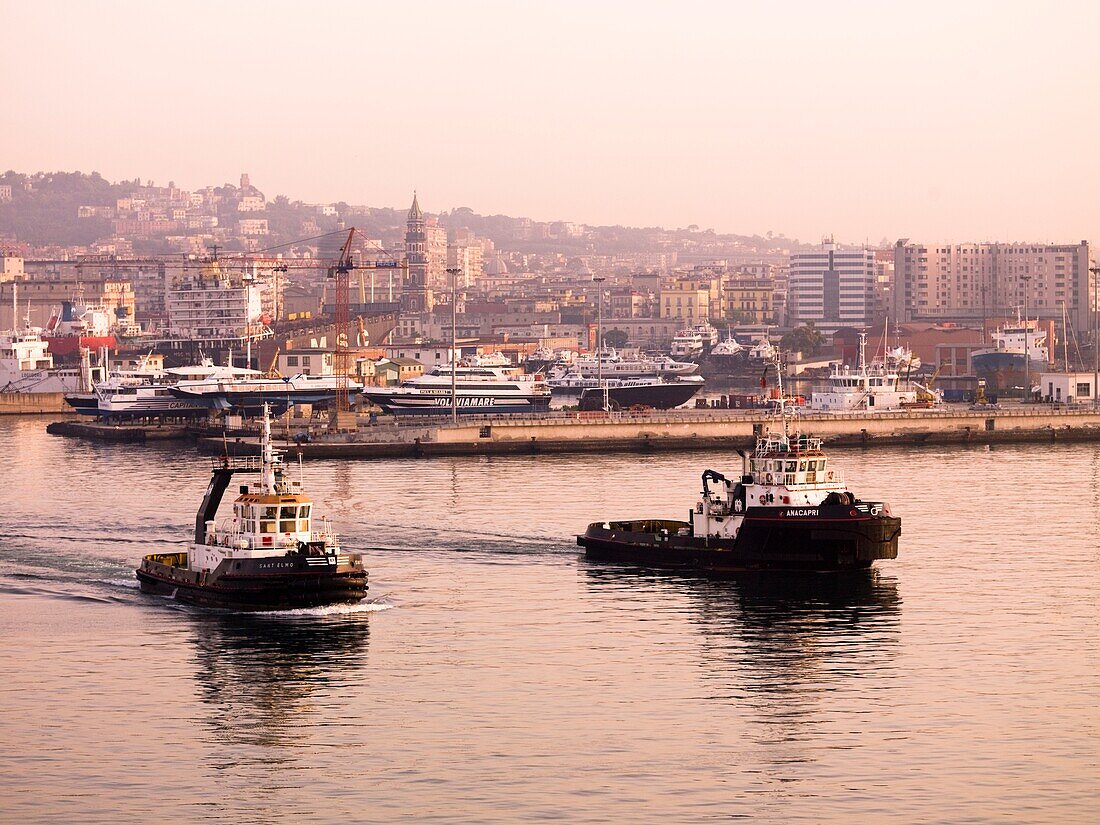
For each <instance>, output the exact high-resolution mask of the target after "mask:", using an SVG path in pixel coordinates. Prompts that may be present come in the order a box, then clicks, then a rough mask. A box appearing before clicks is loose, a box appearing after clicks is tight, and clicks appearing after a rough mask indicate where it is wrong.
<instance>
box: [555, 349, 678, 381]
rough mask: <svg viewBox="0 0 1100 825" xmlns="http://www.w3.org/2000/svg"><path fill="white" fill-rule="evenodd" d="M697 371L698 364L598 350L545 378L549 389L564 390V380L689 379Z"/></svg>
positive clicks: (664, 356) (661, 357)
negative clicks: (600, 376) (675, 377)
mask: <svg viewBox="0 0 1100 825" xmlns="http://www.w3.org/2000/svg"><path fill="white" fill-rule="evenodd" d="M698 369H699V365H698V364H694V363H692V362H690V361H676V360H674V359H672V358H669V357H668V356H667V355H655V356H648V355H638V356H635V357H624V356H623V355H622V354H620V353H619V352H618V351H617V350H615V349H601V350H600V351H599V352H598V353H596V354H593V355H582V356H579V357H577V358H576V359H574V361H573V362H572V363H571V364H569V365H561V366H557V367H555V368H553V369H551V370H550V372H549V374H548V376H547V378H548V381H549V383H550V386H551V387H555V388H557V387H563V388H564V387H566V386H568V385H569V383H570V381H563V380H562V379H565V378H566V377H567V376H570V377H571V379H572V378H573V377H576V376H580V377H582V378H595V377H597V376H599V375H602V376H603V377H604V378H650V377H654V376H656V377H658V378H669V377H673V376H677V375H692V374H693V373H695V372H696V371H697V370H698Z"/></svg>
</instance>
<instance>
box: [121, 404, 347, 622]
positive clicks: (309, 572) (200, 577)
mask: <svg viewBox="0 0 1100 825" xmlns="http://www.w3.org/2000/svg"><path fill="white" fill-rule="evenodd" d="M260 449H261V455H260V456H259V457H258V458H256V457H250V458H230V457H228V456H226V457H223V458H215V459H214V461H213V476H212V477H211V479H210V484H209V486H208V487H207V490H206V496H205V497H204V498H203V500H202V504H201V505H200V507H199V511H198V515H197V516H196V518H195V534H194V540H193V541H192V543H191V545H190V547H189V548H188V550H187V552H174V553H152V554H150V555H147V556H145V557H144V558H143V559H142V562H141V567H139V568H138V569H137V570H136V571H135V572H136V575H137V578H138V581H139V582H141V589H142V591H143V592H145V593H153V594H157V595H162V596H173V597H174V598H176V599H177V600H179V601H181V602H188V603H190V604H197V605H204V606H210V607H223V608H233V609H238V610H281V609H291V608H302V607H319V606H323V605H330V604H349V603H351V604H354V603H355V602H359V601H362V599H363V598H364V597H365V596H366V595H367V571H366V570H365V569H364V567H363V559H362V557H361V556H360V555H358V554H356V553H348V552H346V551H345V550H344V549H343V548H341V546H340V543H339V542H338V541H337V538H336V533H335V532H334V531H333V529H332V527H331V526H330V525H329V524H328V522H324V521H323V522H322V523H321V525H320V527H318V526H317V519H316V518H315V516H314V512H313V502H312V501H311V500H310V499H309V497H308V496H306V495H305V494H304V493H303V492H302V484H301V482H300V481H297V482H296V481H290V480H288V479H287V473H286V470H285V468H284V466H283V464H282V460H281V456H280V454H279V453H278V452H276V451H275V449H274V448H273V446H272V443H271V417H270V415H269V409H268V407H267V406H266V405H265V406H264V407H263V429H262V430H261V437H260ZM242 472H258V473H260V483H259V484H257V485H242V486H241V488H240V495H239V496H238V497H237V500H236V501H235V502H234V503H233V516H232V517H231V518H229V519H224V520H223V521H222V522H221V523H220V524H219V523H218V522H217V520H216V519H217V513H218V506H219V505H220V504H221V500H222V496H223V495H224V494H225V491H226V489H227V488H228V487H229V483H230V481H231V480H232V477H233V475H234V474H235V473H242Z"/></svg>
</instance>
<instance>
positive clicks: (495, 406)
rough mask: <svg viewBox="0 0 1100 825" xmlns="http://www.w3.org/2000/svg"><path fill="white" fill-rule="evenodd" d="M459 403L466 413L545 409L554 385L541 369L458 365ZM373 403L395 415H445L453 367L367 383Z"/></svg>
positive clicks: (455, 380) (369, 396)
mask: <svg viewBox="0 0 1100 825" xmlns="http://www.w3.org/2000/svg"><path fill="white" fill-rule="evenodd" d="M454 390H455V392H454V396H455V402H456V403H455V406H456V407H457V408H458V411H459V412H460V413H462V414H463V415H498V414H505V413H529V412H545V411H546V410H548V409H550V387H549V386H548V384H547V382H546V379H545V377H544V376H543V375H542V374H541V373H536V374H535V375H513V374H511V373H510V371H509V370H507V369H504V368H502V367H464V366H461V365H460V366H458V367H456V368H455V375H454ZM363 394H364V395H365V396H366V398H367V399H368V400H370V401H371V402H372V403H374V404H377V405H378V406H380V407H381V408H382V409H383V410H385V411H386V412H390V413H394V414H395V415H445V414H447V413H448V412H449V411H450V409H451V367H450V366H447V365H444V366H439V367H436V368H435V369H433V370H432V371H431V372H429V373H427V374H425V375H420V376H417V377H416V378H410V379H409V380H408V381H404V382H402V383H401V385H400V386H397V387H364V389H363Z"/></svg>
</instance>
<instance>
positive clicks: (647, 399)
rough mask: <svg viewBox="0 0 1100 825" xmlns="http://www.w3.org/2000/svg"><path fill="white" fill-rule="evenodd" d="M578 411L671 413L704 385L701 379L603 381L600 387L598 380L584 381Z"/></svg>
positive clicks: (613, 379)
mask: <svg viewBox="0 0 1100 825" xmlns="http://www.w3.org/2000/svg"><path fill="white" fill-rule="evenodd" d="M584 380H585V382H586V386H585V387H584V389H583V390H582V391H581V396H580V403H579V405H578V406H579V407H580V409H581V410H602V409H605V408H606V409H609V410H626V409H630V408H631V407H652V408H653V409H655V410H671V409H674V408H675V407H679V406H681V405H683V404H686V403H687V402H688V401H690V400H691V399H692V398H694V397H695V395H696V393H698V392H699V390H701V389H702V388H703V384H704V383H706V381H705V379H704V378H703V376H701V375H681V376H677V377H676V378H672V379H664V378H653V377H650V378H605V379H604V381H603V385H602V387H601V385H600V382H599V381H598V380H597V379H591V378H589V379H584Z"/></svg>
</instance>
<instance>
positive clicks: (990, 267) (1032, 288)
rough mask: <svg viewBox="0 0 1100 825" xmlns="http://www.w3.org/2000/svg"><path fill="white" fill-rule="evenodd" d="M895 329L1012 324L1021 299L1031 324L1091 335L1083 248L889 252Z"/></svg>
mask: <svg viewBox="0 0 1100 825" xmlns="http://www.w3.org/2000/svg"><path fill="white" fill-rule="evenodd" d="M894 280H895V291H894V300H893V313H892V314H893V318H894V320H895V321H897V322H899V323H900V322H902V321H912V320H926V321H956V322H977V323H980V322H981V320H982V319H983V318H995V317H1011V316H1012V315H1014V314H1015V308H1016V307H1022V306H1023V305H1024V303H1025V300H1024V299H1025V293H1026V297H1027V306H1028V311H1029V313H1030V314H1031V315H1032V317H1039V318H1045V319H1051V320H1058V319H1060V318H1061V315H1062V307H1063V303H1064V304H1065V312H1066V316H1067V322H1068V323H1069V325H1070V326H1071V327H1072V328H1074V329H1076V330H1078V331H1079V332H1083V331H1085V330H1087V329H1089V328H1090V327H1091V324H1092V316H1091V306H1092V290H1091V280H1090V274H1089V244H1088V241H1081V242H1080V243H1078V244H1034V243H965V244H923V243H916V242H911V241H909V240H908V239H902V240H899V241H898V242H897V244H895V246H894Z"/></svg>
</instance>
